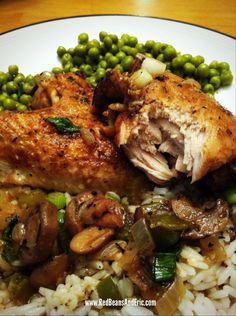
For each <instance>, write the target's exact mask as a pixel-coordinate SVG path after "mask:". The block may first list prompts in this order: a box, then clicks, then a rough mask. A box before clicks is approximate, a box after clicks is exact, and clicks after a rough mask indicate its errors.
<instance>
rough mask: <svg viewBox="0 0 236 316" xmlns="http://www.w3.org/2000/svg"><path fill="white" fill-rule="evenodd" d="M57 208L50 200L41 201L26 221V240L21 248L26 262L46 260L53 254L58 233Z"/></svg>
mask: <svg viewBox="0 0 236 316" xmlns="http://www.w3.org/2000/svg"><path fill="white" fill-rule="evenodd" d="M58 229H59V227H58V222H57V208H56V207H55V206H54V205H53V204H51V203H50V202H48V201H43V202H41V203H40V204H39V205H38V206H37V207H36V208H35V209H34V210H33V211H32V212H31V214H30V215H29V217H28V218H27V220H26V223H25V240H24V242H23V244H22V246H21V247H20V249H19V258H20V260H21V261H22V262H23V263H24V264H27V265H28V264H29V265H30V264H35V263H38V262H42V261H44V260H46V259H47V258H48V257H49V255H50V254H51V250H52V248H53V245H54V242H55V240H56V238H57V234H58Z"/></svg>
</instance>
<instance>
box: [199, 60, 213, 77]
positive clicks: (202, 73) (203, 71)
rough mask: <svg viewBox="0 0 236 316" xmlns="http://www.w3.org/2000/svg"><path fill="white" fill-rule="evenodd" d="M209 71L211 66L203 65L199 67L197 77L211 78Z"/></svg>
mask: <svg viewBox="0 0 236 316" xmlns="http://www.w3.org/2000/svg"><path fill="white" fill-rule="evenodd" d="M209 71H210V70H209V66H208V65H207V64H204V63H203V64H200V65H199V66H198V67H197V70H196V75H197V77H198V78H207V77H208V76H209Z"/></svg>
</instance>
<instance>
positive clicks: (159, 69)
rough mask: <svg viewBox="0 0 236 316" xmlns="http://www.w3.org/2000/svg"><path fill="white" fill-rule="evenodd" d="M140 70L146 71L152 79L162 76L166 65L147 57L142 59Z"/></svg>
mask: <svg viewBox="0 0 236 316" xmlns="http://www.w3.org/2000/svg"><path fill="white" fill-rule="evenodd" d="M141 69H145V70H147V72H149V73H150V74H151V75H152V77H153V78H155V77H156V76H158V75H162V74H163V73H164V71H165V70H166V64H164V63H162V62H161V61H159V60H157V59H154V58H150V57H147V58H145V59H144V61H143V62H142V65H141Z"/></svg>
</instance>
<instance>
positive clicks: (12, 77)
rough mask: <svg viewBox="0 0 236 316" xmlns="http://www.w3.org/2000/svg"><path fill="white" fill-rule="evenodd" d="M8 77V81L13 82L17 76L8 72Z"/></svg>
mask: <svg viewBox="0 0 236 316" xmlns="http://www.w3.org/2000/svg"><path fill="white" fill-rule="evenodd" d="M6 75H7V81H13V80H14V78H15V76H13V75H12V74H10V72H6Z"/></svg>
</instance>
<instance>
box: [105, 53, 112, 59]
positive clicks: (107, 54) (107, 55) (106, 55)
mask: <svg viewBox="0 0 236 316" xmlns="http://www.w3.org/2000/svg"><path fill="white" fill-rule="evenodd" d="M112 56H113V55H112V53H110V52H107V53H106V54H105V56H104V58H105V60H106V61H108V59H109V58H111V57H112Z"/></svg>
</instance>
